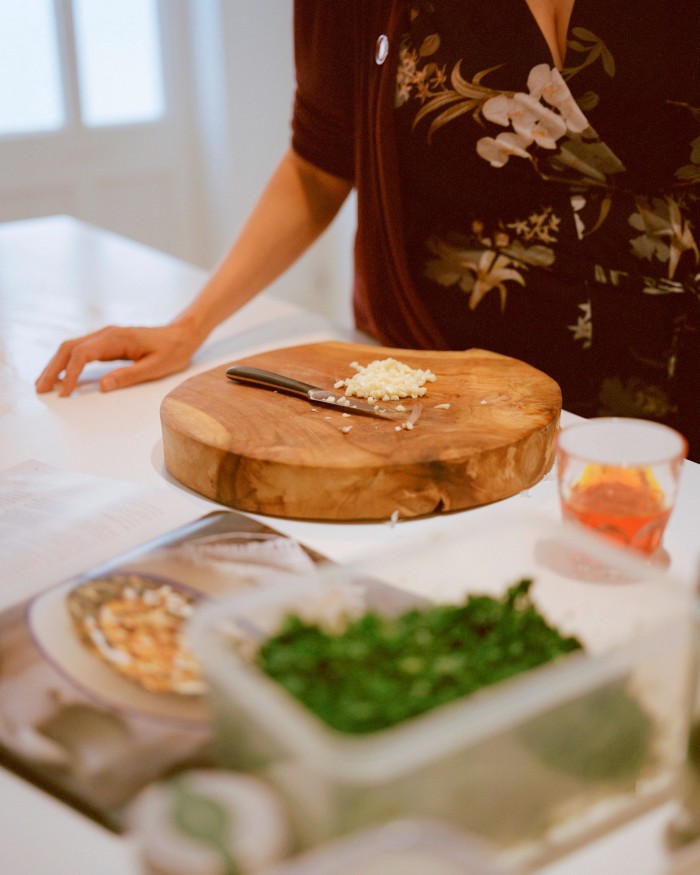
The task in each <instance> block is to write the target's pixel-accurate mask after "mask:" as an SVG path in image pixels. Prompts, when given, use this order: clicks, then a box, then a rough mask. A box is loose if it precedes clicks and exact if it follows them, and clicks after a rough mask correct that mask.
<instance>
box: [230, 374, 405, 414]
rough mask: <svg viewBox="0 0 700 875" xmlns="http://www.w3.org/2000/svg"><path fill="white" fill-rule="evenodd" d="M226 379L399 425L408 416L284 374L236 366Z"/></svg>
mask: <svg viewBox="0 0 700 875" xmlns="http://www.w3.org/2000/svg"><path fill="white" fill-rule="evenodd" d="M226 376H227V377H228V378H229V379H230V380H235V381H237V382H239V383H250V384H251V385H254V386H264V387H265V388H267V389H281V390H282V391H283V392H291V393H292V394H293V395H300V396H302V397H303V398H306V399H307V400H309V401H313V402H314V403H316V404H328V405H330V406H331V407H335V408H336V409H338V410H342V411H343V413H365V414H368V415H369V416H379V417H381V418H382V419H393V420H394V421H395V422H403V421H405V419H406V417H407V413H406V412H404V413H401V412H399V411H398V410H391V409H390V408H387V407H380V406H379V405H378V404H367V403H366V402H364V401H358V400H357V399H356V398H350V397H348V396H347V395H344V394H343V393H342V392H338V391H332V390H330V389H320V388H319V387H318V386H312V385H310V384H309V383H302V382H301V381H300V380H294V379H292V378H291V377H285V376H284V375H283V374H275V373H273V372H272V371H263V370H261V369H260V368H249V367H246V366H245V365H234V366H233V367H230V368H228V370H227V371H226Z"/></svg>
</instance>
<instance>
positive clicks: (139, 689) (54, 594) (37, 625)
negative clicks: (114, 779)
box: [27, 572, 210, 725]
mask: <svg viewBox="0 0 700 875" xmlns="http://www.w3.org/2000/svg"><path fill="white" fill-rule="evenodd" d="M114 581H119V582H120V583H123V584H124V585H128V582H131V583H132V584H135V585H136V586H137V587H138V585H139V584H142V585H144V586H147V587H148V588H151V589H153V588H154V587H159V586H160V587H168V588H169V591H171V592H172V593H173V595H175V596H176V597H177V596H182V595H185V596H186V597H187V598H188V599H191V600H192V601H193V602H196V601H199V600H200V599H202V598H203V596H202V595H201V594H200V593H197V592H195V591H194V590H190V589H187V588H185V587H183V586H182V585H181V584H179V583H177V582H175V581H172V580H166V579H164V578H159V577H155V576H153V575H143V574H138V573H132V572H124V573H114V574H110V575H105V576H104V577H102V578H95V579H94V580H86V581H81V582H79V583H76V582H75V581H71V582H69V583H67V584H63V585H61V586H58V587H54V588H53V589H50V590H48V591H47V592H45V593H42V594H41V595H40V596H38V597H37V598H35V599H34V600H33V601H32V602H31V603H30V604H29V606H28V609H27V622H28V625H29V628H30V631H31V634H32V637H33V639H34V642H35V644H36V646H37V648H38V649H39V650H40V651H41V653H42V654H43V655H44V657H45V658H46V660H47V661H48V662H49V663H50V664H51V665H53V667H54V668H55V669H56V670H57V671H59V672H60V674H61V675H62V676H63V677H65V678H66V679H67V680H69V681H70V682H71V683H72V684H73V685H74V686H75V687H77V688H78V689H80V690H81V691H82V692H83V693H84V694H85V695H86V696H87V697H88V698H90V699H92V700H95V701H98V702H101V703H102V704H103V705H105V706H108V707H110V708H114V709H117V710H119V711H121V712H123V713H125V714H129V715H131V716H140V717H147V718H150V719H154V720H160V721H166V722H168V723H172V724H179V725H206V724H207V723H208V722H209V719H210V712H209V705H208V701H207V698H206V696H205V695H204V694H202V693H200V694H190V695H184V694H182V693H178V692H154V691H151V690H148V689H146V688H145V687H144V686H142V685H141V684H140V683H139V682H137V681H136V680H132V679H130V678H129V677H127V676H125V675H124V674H122V673H121V672H120V671H119V669H118V668H117V667H115V665H114V664H112V663H111V662H109V661H107V659H105V658H104V657H103V656H101V655H99V653H98V651H97V649H95V648H93V647H91V646H89V644H88V643H86V642H85V641H83V640H82V639H81V635H80V632H79V629H78V626H77V624H76V623H75V621H74V620H73V618H72V616H71V611H70V608H69V603H68V600H69V598H70V596H71V593H73V592H75V591H78V590H80V589H81V588H84V587H89V586H94V585H99V584H100V583H108V584H109V583H111V582H114Z"/></svg>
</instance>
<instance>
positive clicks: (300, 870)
mask: <svg viewBox="0 0 700 875" xmlns="http://www.w3.org/2000/svg"><path fill="white" fill-rule="evenodd" d="M503 871H504V870H503V869H502V868H501V867H500V866H498V865H497V864H495V863H494V862H493V861H492V859H491V854H490V851H489V849H488V848H485V847H482V845H481V844H480V843H479V842H478V841H474V839H473V838H472V837H469V836H466V835H464V834H463V833H461V832H459V831H458V830H456V829H454V828H453V827H448V826H446V825H444V824H442V823H435V822H431V821H427V820H402V821H394V822H392V823H388V824H383V825H382V826H377V827H370V828H368V829H365V830H359V831H358V832H357V833H353V834H352V835H350V836H347V837H344V838H341V839H335V840H334V841H331V842H328V843H327V844H325V845H323V846H322V847H320V848H316V849H314V850H312V851H308V852H307V853H305V854H302V855H300V856H298V857H295V858H293V859H291V860H289V861H286V862H283V863H279V864H277V865H276V866H274V868H272V869H266V870H265V871H264V872H263V873H261V875H502V873H503Z"/></svg>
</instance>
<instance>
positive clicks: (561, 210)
mask: <svg viewBox="0 0 700 875" xmlns="http://www.w3.org/2000/svg"><path fill="white" fill-rule="evenodd" d="M367 5H372V4H366V3H364V4H363V2H355V3H352V2H350V0H347V2H343V0H340V2H339V3H333V4H327V0H326V2H324V0H317V2H316V3H310V2H306V3H303V2H301V3H299V2H298V3H297V7H298V8H301V7H307V8H306V9H305V10H304V15H306V16H308V15H309V14H310V12H309V10H310V9H311V8H315V12H314V15H313V17H314V18H315V19H316V27H317V28H318V27H319V17H320V18H323V16H324V15H325V12H324V11H323V10H324V8H325V9H327V8H328V6H332V7H334V8H335V10H336V14H340V13H339V12H338V10H339V8H341V7H345V8H346V10H347V8H348V7H352V8H353V10H354V16H355V17H354V19H353V13H352V12H347V14H348V15H349V16H350V17H349V19H348V22H347V25H348V26H347V29H346V33H345V37H346V39H347V40H348V41H349V42H350V47H351V48H350V51H349V53H348V55H347V58H348V61H347V63H348V64H349V65H351V68H350V69H349V70H347V69H345V67H343V68H342V69H340V70H339V69H338V68H337V66H336V75H338V76H340V77H346V76H347V77H350V78H351V86H352V87H351V86H350V85H349V84H348V82H347V81H345V83H344V85H339V86H338V87H339V88H340V89H341V90H340V91H339V92H338V93H336V94H334V100H336V104H337V106H342V105H343V99H345V102H346V103H347V105H348V106H349V107H350V109H349V111H348V115H347V117H345V118H344V123H346V124H347V132H348V134H349V135H351V141H353V142H354V153H353V157H352V166H353V168H354V170H353V173H352V178H353V180H354V182H355V184H356V186H357V189H358V203H359V225H358V253H357V268H358V274H359V277H358V289H356V311H357V313H358V319H359V323H360V327H363V328H365V329H367V330H370V331H371V332H372V333H373V334H375V336H377V337H378V338H379V339H380V340H382V341H384V342H387V341H388V342H392V343H394V344H397V341H398V342H399V344H401V343H403V345H415V346H434V347H437V348H452V349H460V348H467V347H472V346H478V347H482V348H487V349H491V350H494V351H496V352H502V353H505V354H508V355H513V356H516V357H518V358H521V359H523V360H525V361H529V362H530V363H532V364H534V365H535V366H537V367H540V368H542V369H543V370H545V371H546V372H548V373H549V374H551V375H552V376H553V377H554V378H555V379H556V380H557V381H558V382H559V383H560V385H561V387H562V391H563V396H564V406H565V407H566V408H567V409H568V410H571V411H574V412H577V413H580V414H583V415H585V416H595V415H632V416H641V417H646V418H652V419H658V420H660V421H665V422H668V423H670V424H672V425H674V426H675V427H677V428H679V430H681V431H682V432H683V433H684V434H685V435H686V436H687V437H688V438H689V440H690V442H691V455H692V456H693V457H695V458H698V457H700V397H699V396H700V392H699V391H698V385H699V383H700V251H699V248H698V247H699V243H700V185H699V184H700V50H699V49H698V46H699V45H700V3H699V4H687V3H685V2H681V0H678V2H673V0H668V2H660V0H576V2H575V4H574V9H573V14H572V19H571V22H570V26H569V35H568V44H567V52H566V56H565V59H564V64H563V66H562V68H561V69H557V68H556V67H555V66H554V63H553V60H552V56H551V52H550V50H549V48H548V46H547V43H546V41H545V39H544V37H543V36H542V34H541V32H540V30H539V27H538V25H537V23H536V22H535V19H534V18H533V16H532V14H531V12H530V10H529V8H528V6H527V3H526V2H525V0H489V2H488V3H485V2H483V0H409V2H400V3H398V2H381V0H377V3H376V4H375V5H374V7H373V8H372V12H371V13H370V12H369V10H365V15H366V17H372V16H374V18H375V22H373V23H372V24H369V25H367V24H363V23H362V21H361V18H362V9H360V7H363V6H367ZM376 6H380V7H382V6H383V7H384V20H383V21H382V18H381V14H377V12H376ZM358 10H359V11H358ZM373 28H374V29H373ZM380 29H381V30H380ZM381 31H383V32H384V33H386V34H387V35H388V37H389V41H390V44H391V50H390V52H389V54H388V56H387V58H386V60H385V61H384V62H383V64H381V66H382V67H384V68H387V67H389V66H390V69H386V70H384V71H383V72H382V75H383V77H384V80H380V79H379V78H378V77H377V74H376V73H369V74H368V73H366V72H365V66H364V64H365V61H360V62H358V61H357V60H355V59H356V57H358V56H359V57H360V58H362V56H363V55H362V49H363V46H364V43H363V42H362V41H364V40H365V39H366V41H367V45H368V48H369V43H370V41H371V42H372V44H373V54H374V40H375V33H379V32H381ZM330 33H331V24H330V23H328V24H327V32H326V34H325V36H326V41H325V45H326V51H332V50H333V49H334V47H335V49H336V50H337V52H342V48H343V47H342V46H341V45H340V43H334V37H332V36H331V35H330ZM348 34H349V35H348ZM337 39H338V40H340V36H338V37H337ZM353 40H354V42H353ZM358 43H359V45H358ZM320 44H321V45H323V42H322V41H321V42H320ZM377 45H379V44H377ZM298 51H299V50H298ZM377 51H379V48H377ZM338 57H339V55H338V54H336V59H338ZM298 59H299V56H298ZM372 60H373V61H374V62H375V64H376V58H373V59H372ZM368 61H369V58H367V62H368ZM304 69H305V68H304V63H303V61H302V77H301V87H300V95H301V98H302V99H303V98H304V97H305V95H306V88H305V86H304V82H305V76H304V75H303V74H304ZM389 76H390V77H391V82H390V83H387V81H386V77H389ZM382 81H383V82H384V84H382ZM323 87H324V88H325V90H326V91H328V90H331V91H333V86H332V85H330V84H329V80H328V78H326V79H325V84H324V86H323ZM350 91H352V94H353V96H352V97H349V96H348V93H349V92H350ZM389 100H391V102H392V104H393V105H391V106H390V105H389ZM333 112H334V113H336V112H338V109H337V107H336V106H335V105H334V107H333ZM372 113H374V116H373V115H372ZM368 115H369V116H370V119H369V123H367V119H366V116H368ZM389 119H390V120H391V130H390V129H389V127H388V121H389ZM377 131H379V132H380V133H379V135H378V134H377V133H376V132H377ZM316 133H317V135H318V131H317V132H316ZM295 144H296V145H297V147H298V148H299V149H300V151H301V153H302V154H305V151H304V138H303V136H300V135H299V134H298V132H297V138H296V143H295ZM314 148H315V149H317V150H318V148H319V147H318V143H316V145H315V146H314ZM337 149H338V145H336V150H337ZM306 154H307V157H309V158H310V160H316V163H320V164H321V165H322V166H323V164H324V162H323V159H321V160H317V157H316V156H315V155H314V154H310V153H309V152H307V153H306ZM333 160H337V159H329V162H330V163H327V164H326V169H330V170H331V171H332V172H340V175H344V176H348V175H350V174H348V173H344V172H342V168H341V167H340V165H337V169H336V166H334V164H333ZM372 163H374V164H375V165H376V166H375V170H374V172H373V174H371V175H369V176H368V171H367V169H366V166H365V165H367V164H372ZM370 185H371V186H373V187H374V189H375V191H374V192H371V191H369V189H370ZM377 189H378V190H379V192H380V197H379V198H378V197H377ZM365 224H366V225H368V226H370V227H371V229H372V233H371V234H367V233H365V231H364V230H363V225H365ZM397 226H398V227H397ZM383 234H385V235H386V237H387V242H386V243H385V244H384V243H383V236H382V235H383ZM370 249H374V250H375V255H376V252H377V251H380V252H381V255H382V258H383V259H384V260H387V259H389V258H390V259H392V268H391V269H390V270H387V269H386V268H384V267H382V266H380V265H379V264H378V263H377V258H376V257H375V255H371V254H368V251H369V250H370ZM365 250H367V251H365ZM396 265H398V266H396ZM397 319H398V320H401V319H403V320H404V322H405V324H406V325H407V326H408V329H407V330H405V331H403V332H402V330H401V329H399V328H397V327H396V326H394V325H392V324H390V323H391V320H394V321H396V320H397ZM406 340H408V342H406Z"/></svg>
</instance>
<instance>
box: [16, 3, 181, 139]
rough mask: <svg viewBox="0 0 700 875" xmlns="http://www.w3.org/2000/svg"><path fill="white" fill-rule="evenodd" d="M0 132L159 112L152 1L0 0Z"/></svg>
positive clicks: (114, 121)
mask: <svg viewBox="0 0 700 875" xmlns="http://www.w3.org/2000/svg"><path fill="white" fill-rule="evenodd" d="M0 57H2V59H3V76H2V77H0V135H11V134H14V135H22V134H35V133H39V132H42V131H43V132H50V131H55V130H58V129H60V128H63V127H66V126H68V125H71V124H82V125H83V126H85V127H101V126H105V125H118V124H133V123H139V122H148V121H153V120H155V119H158V118H159V117H160V116H162V115H163V113H164V109H165V101H164V91H163V76H162V62H161V45H160V38H159V18H158V0H118V2H115V0H2V3H0Z"/></svg>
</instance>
